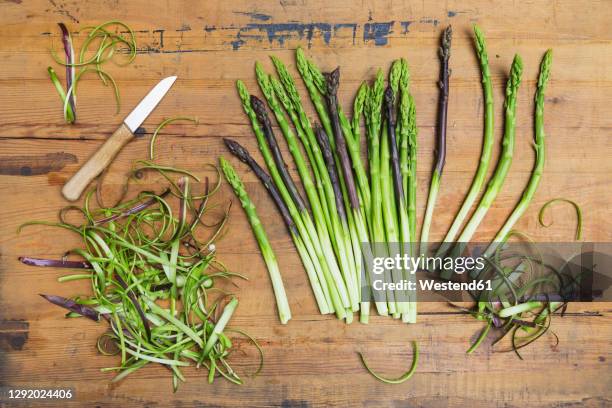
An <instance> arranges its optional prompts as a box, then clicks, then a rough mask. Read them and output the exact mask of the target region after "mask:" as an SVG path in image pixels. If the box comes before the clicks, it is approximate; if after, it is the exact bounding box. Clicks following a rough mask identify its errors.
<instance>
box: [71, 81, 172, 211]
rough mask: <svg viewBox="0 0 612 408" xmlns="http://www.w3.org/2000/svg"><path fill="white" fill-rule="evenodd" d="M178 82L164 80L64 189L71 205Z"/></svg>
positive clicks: (151, 91) (150, 92)
mask: <svg viewBox="0 0 612 408" xmlns="http://www.w3.org/2000/svg"><path fill="white" fill-rule="evenodd" d="M174 81H176V77H175V76H171V77H168V78H164V79H162V80H161V81H159V83H158V84H157V85H155V87H154V88H153V89H151V90H150V91H149V93H148V94H147V96H145V97H144V98H143V99H142V101H140V103H139V104H138V106H136V108H134V110H133V111H132V112H131V113H130V114H129V115H128V116H127V117H126V118H125V119H124V120H123V123H122V124H121V126H119V128H118V129H117V130H115V132H114V133H113V134H112V135H111V137H110V138H108V140H107V141H106V142H104V144H103V145H102V147H100V148H99V149H98V151H97V152H95V153H94V155H93V156H91V157H90V158H89V160H87V162H86V163H85V164H84V165H83V166H82V167H81V168H80V169H79V171H77V172H76V174H75V175H74V176H72V178H71V179H70V180H68V182H67V183H66V184H64V188H62V194H63V195H64V197H66V199H67V200H68V201H76V200H78V199H79V197H80V196H81V193H82V192H83V190H85V188H86V187H87V185H88V184H89V183H90V182H91V181H92V180H93V179H94V178H96V177H97V176H98V175H99V174H100V173H102V170H104V169H105V168H106V166H108V165H109V164H110V162H112V161H113V159H114V158H115V156H116V155H117V153H119V151H120V150H121V149H122V148H123V146H125V145H126V144H127V142H129V141H130V140H132V138H133V137H134V132H135V131H136V129H138V127H139V126H140V125H141V124H142V122H144V120H145V119H146V118H147V116H149V114H150V113H151V112H153V109H155V107H156V106H157V104H158V103H159V102H160V101H161V100H162V99H163V97H164V96H165V95H166V93H167V92H168V91H169V90H170V88H171V87H172V85H173V84H174Z"/></svg>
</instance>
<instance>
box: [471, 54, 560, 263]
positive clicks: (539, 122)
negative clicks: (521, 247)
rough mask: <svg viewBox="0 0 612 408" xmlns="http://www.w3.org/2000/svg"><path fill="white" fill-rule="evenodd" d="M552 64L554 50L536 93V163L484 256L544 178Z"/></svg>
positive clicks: (545, 62) (544, 64)
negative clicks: (546, 107) (546, 100)
mask: <svg viewBox="0 0 612 408" xmlns="http://www.w3.org/2000/svg"><path fill="white" fill-rule="evenodd" d="M551 64H552V50H548V51H546V54H544V58H543V59H542V63H541V64H540V74H539V76H538V87H537V90H536V94H535V103H536V107H535V137H534V149H535V153H536V159H535V164H534V167H533V170H532V172H531V177H530V178H529V181H528V182H527V186H526V187H525V190H523V194H522V196H521V199H520V200H519V202H518V204H517V205H516V207H514V210H512V213H511V214H510V216H509V217H508V219H507V220H506V222H505V223H504V225H503V226H502V227H501V228H500V230H499V231H498V232H497V234H496V235H495V238H493V242H491V244H490V245H489V247H488V248H487V249H486V250H485V252H484V254H483V255H484V256H485V257H490V256H492V255H493V254H494V253H495V251H496V249H497V247H498V245H499V244H500V243H502V242H504V241H505V240H506V237H507V236H508V234H510V231H511V230H512V228H513V227H514V224H516V222H517V221H518V220H519V219H520V218H521V217H522V216H523V214H524V213H525V211H526V210H527V208H528V207H529V204H530V203H531V201H532V200H533V196H534V195H535V192H536V190H537V189H538V185H539V184H540V179H541V178H542V173H543V171H544V162H545V156H546V151H545V143H544V142H545V133H544V95H545V92H546V85H547V83H548V78H549V77H550V67H551Z"/></svg>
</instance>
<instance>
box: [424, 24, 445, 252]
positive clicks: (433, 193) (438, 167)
mask: <svg viewBox="0 0 612 408" xmlns="http://www.w3.org/2000/svg"><path fill="white" fill-rule="evenodd" d="M452 37H453V29H452V27H451V26H448V27H446V29H445V30H444V32H443V34H442V46H441V47H440V50H439V52H438V54H439V56H440V81H439V82H438V86H439V87H440V96H439V98H438V128H437V131H438V132H437V138H436V153H435V154H436V162H435V163H436V164H435V167H434V170H433V174H432V176H431V184H430V185H429V196H428V197H427V208H426V209H425V217H424V219H423V227H422V228H421V250H420V252H421V255H426V254H427V246H428V243H429V230H430V228H431V220H432V219H433V214H434V208H435V207H436V199H437V197H438V191H439V190H440V179H441V177H442V171H443V170H444V164H445V162H446V129H447V119H448V96H449V91H450V81H449V80H450V68H449V60H450V48H451V41H452Z"/></svg>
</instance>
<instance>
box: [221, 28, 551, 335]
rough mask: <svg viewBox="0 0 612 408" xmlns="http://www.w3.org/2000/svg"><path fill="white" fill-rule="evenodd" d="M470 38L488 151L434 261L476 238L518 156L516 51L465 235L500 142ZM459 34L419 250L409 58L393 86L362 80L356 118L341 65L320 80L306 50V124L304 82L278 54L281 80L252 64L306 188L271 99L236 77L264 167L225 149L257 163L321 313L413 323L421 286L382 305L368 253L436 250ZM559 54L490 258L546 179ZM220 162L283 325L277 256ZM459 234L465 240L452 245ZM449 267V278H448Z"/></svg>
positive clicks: (544, 72)
mask: <svg viewBox="0 0 612 408" xmlns="http://www.w3.org/2000/svg"><path fill="white" fill-rule="evenodd" d="M474 31H475V35H476V51H477V53H478V57H479V61H480V67H481V71H482V82H483V89H484V101H485V131H484V139H483V148H482V152H481V160H480V162H479V166H478V169H477V172H476V175H475V177H474V180H473V183H472V186H471V187H470V190H469V192H468V194H467V197H466V199H465V200H464V203H463V205H462V207H461V209H460V211H459V213H458V214H457V216H456V218H455V220H454V222H453V225H452V226H451V229H450V230H449V232H448V233H447V235H446V237H445V239H444V242H443V244H442V245H441V246H440V247H439V248H438V250H437V253H436V255H437V256H440V255H444V254H445V253H447V252H449V251H450V249H451V248H453V247H455V246H456V244H457V243H462V244H465V243H466V242H469V240H470V238H471V236H472V235H473V233H474V232H475V230H476V229H477V227H478V225H479V224H480V222H481V221H482V219H483V218H484V215H485V214H486V212H487V210H488V208H489V207H490V206H491V204H492V202H493V200H494V199H495V197H496V195H497V193H498V192H499V190H500V189H501V187H502V185H503V181H504V179H505V177H506V175H507V173H508V170H509V167H510V163H511V160H512V151H513V147H514V128H515V119H514V116H515V111H516V95H517V92H518V86H519V84H520V79H521V73H522V62H521V59H520V57H519V56H518V55H517V56H515V58H514V61H513V64H512V68H511V72H510V77H509V80H508V85H507V88H506V102H505V112H506V118H505V119H506V123H505V132H504V137H503V139H502V153H501V155H500V160H499V162H498V164H497V168H496V170H495V172H494V174H493V176H492V177H491V180H490V181H489V183H488V185H487V187H486V190H485V192H484V194H483V196H482V198H481V200H480V202H479V203H478V206H477V207H476V211H475V212H474V214H473V215H472V217H471V218H470V219H468V220H467V224H466V226H465V227H464V229H463V230H462V229H461V226H462V225H463V224H464V222H465V221H466V218H467V215H468V213H469V210H470V208H471V207H472V205H473V204H474V202H475V200H476V199H477V198H478V196H479V193H480V192H481V190H482V187H483V185H484V181H485V177H486V173H487V169H488V167H489V163H490V161H491V150H492V149H491V148H492V145H493V96H492V85H491V78H490V73H489V67H488V57H487V51H486V46H485V42H484V36H483V35H482V32H481V31H480V29H479V28H478V27H475V28H474ZM451 37H452V31H451V28H450V27H448V28H447V29H446V30H445V31H444V32H443V34H442V40H441V47H440V51H439V55H440V61H441V64H440V81H439V87H440V98H439V106H438V125H437V138H436V139H437V142H436V154H435V157H436V160H435V167H434V170H433V175H432V179H431V184H430V191H429V196H428V199H427V207H426V211H425V217H424V220H423V225H422V228H421V237H420V242H421V245H420V247H418V248H417V245H416V243H417V242H418V241H419V239H418V237H417V236H416V234H417V228H416V223H417V219H416V191H417V178H416V164H417V163H416V161H417V124H416V108H415V103H414V99H413V97H412V95H411V93H410V74H409V69H408V63H407V61H406V60H405V59H399V60H396V61H394V62H393V64H392V65H391V68H390V71H389V76H388V80H387V84H386V85H385V77H384V75H383V73H382V71H381V70H379V71H378V72H377V75H376V78H375V80H374V82H373V83H372V84H368V83H366V82H363V83H362V84H361V86H360V88H359V90H358V92H357V95H356V97H355V100H354V104H353V112H352V117H351V118H350V119H349V117H347V115H346V114H345V113H344V112H343V110H342V107H341V105H340V103H339V102H338V96H337V95H338V87H339V81H340V69H339V68H336V69H335V70H333V71H332V72H330V73H322V72H321V70H319V68H318V67H317V66H316V65H315V64H314V62H313V61H311V60H309V59H308V58H307V57H306V56H305V54H304V52H303V50H302V49H301V48H298V49H297V51H296V66H297V70H298V71H299V74H300V77H301V79H302V81H303V83H304V85H305V87H306V89H307V92H308V95H309V99H310V102H311V103H312V105H313V106H314V108H315V111H316V113H317V118H318V123H317V121H312V120H311V119H310V118H309V117H308V115H307V113H306V110H305V107H304V102H303V100H302V98H301V96H300V95H299V93H298V91H297V86H296V83H295V81H294V79H293V77H292V76H291V74H290V73H289V71H288V69H287V67H286V66H285V64H284V63H283V62H282V61H281V60H279V59H278V58H276V57H274V56H272V57H271V58H272V62H273V64H274V67H275V70H276V74H277V76H273V75H270V74H268V73H266V72H265V71H264V69H263V68H262V66H261V65H260V64H259V63H256V65H255V71H256V77H257V82H258V85H259V88H260V89H261V91H262V93H263V95H264V99H265V100H266V102H267V107H268V108H269V110H270V111H271V113H272V116H273V117H274V119H275V120H276V123H277V124H278V128H280V131H281V133H282V136H283V138H284V139H285V142H286V144H287V146H288V150H289V152H290V154H291V156H292V159H293V163H294V164H295V167H296V169H297V173H298V176H299V179H300V181H301V184H302V187H303V188H302V189H300V188H298V185H297V184H296V181H295V180H294V179H293V178H292V175H291V174H290V172H289V168H288V165H287V161H286V158H285V157H284V156H283V154H282V152H281V148H280V146H279V143H278V139H277V137H276V134H275V131H274V127H273V125H272V119H271V118H270V114H269V113H268V109H267V108H266V103H264V101H262V100H261V99H259V98H258V97H256V96H254V95H252V94H250V93H249V91H248V90H247V88H246V86H245V84H244V83H243V82H242V81H240V80H239V81H237V84H236V85H237V89H238V93H239V95H240V98H241V100H242V106H243V108H244V111H245V113H246V114H247V116H248V118H249V119H250V122H251V126H252V129H253V132H254V134H255V136H256V138H257V143H258V146H259V150H260V152H261V154H262V157H263V159H264V162H265V166H266V167H267V171H266V170H265V169H264V168H263V167H262V166H260V165H259V164H258V163H257V161H256V160H255V159H254V158H253V157H252V156H251V155H250V153H249V152H248V151H247V150H246V149H245V148H244V147H243V146H241V145H240V144H238V143H237V142H236V141H233V140H230V139H225V144H226V146H227V148H228V149H229V151H230V152H231V153H232V154H233V155H234V156H236V157H237V158H239V159H240V160H241V161H242V162H244V163H245V164H247V165H248V166H249V167H250V168H251V170H252V171H253V172H254V174H255V175H256V176H257V177H258V178H259V180H260V181H261V182H262V184H263V185H264V187H265V188H266V189H267V191H268V192H269V194H270V196H271V198H272V199H273V201H274V202H275V204H276V206H277V208H278V210H279V212H280V214H281V216H282V218H283V220H284V222H285V224H286V226H287V228H288V230H289V233H290V235H291V238H292V240H293V242H294V244H295V247H296V249H297V251H298V254H299V256H300V257H301V260H302V263H303V265H304V268H305V270H306V272H307V276H308V279H309V281H310V284H311V287H312V290H313V293H314V296H315V299H316V302H317V305H318V308H319V310H320V312H321V313H322V314H329V313H335V314H336V316H337V317H338V318H339V319H345V320H346V322H347V323H350V322H351V321H352V320H353V315H354V313H355V312H359V313H360V321H361V322H363V323H367V322H368V319H369V314H370V308H371V305H370V300H374V301H373V303H374V304H375V308H376V310H377V312H378V314H380V315H391V316H393V317H394V318H398V319H399V318H401V319H402V321H404V322H407V323H413V322H415V321H416V297H415V294H414V293H415V292H414V291H410V292H406V293H404V295H405V296H400V297H398V298H397V299H396V294H397V291H386V292H383V294H382V299H381V295H380V294H377V295H376V296H375V297H371V296H368V294H369V291H371V282H372V281H371V279H372V277H371V276H369V274H367V273H365V271H364V270H363V269H364V264H363V259H362V251H364V250H370V249H369V246H370V245H371V244H374V243H376V244H377V245H379V244H381V243H382V244H385V243H386V244H387V245H388V246H389V251H390V253H391V252H393V251H392V250H391V248H392V246H393V248H399V250H400V251H402V252H406V253H408V255H409V256H418V255H419V254H426V253H427V251H428V248H427V242H428V239H429V230H430V225H431V221H432V218H433V213H434V207H435V203H436V197H437V192H438V189H439V185H440V179H441V176H442V170H443V168H444V162H445V152H446V122H447V108H448V97H449V77H450V68H449V58H450V47H451ZM551 56H552V54H551V52H550V51H548V52H547V53H546V55H545V57H544V60H543V62H542V65H541V71H540V78H539V81H538V90H537V92H536V137H535V146H536V153H537V156H536V165H535V167H534V171H533V172H532V177H531V179H530V180H529V182H528V185H527V187H526V188H525V191H524V193H523V196H522V197H521V199H520V201H519V203H518V204H517V206H516V207H515V209H514V211H513V213H512V214H511V215H510V216H509V218H508V220H507V221H506V223H505V224H504V226H503V227H502V228H501V229H500V231H499V233H498V234H497V236H496V237H495V238H494V240H493V242H492V243H491V246H490V247H489V249H488V250H487V252H486V253H488V254H491V253H492V252H493V251H494V250H495V247H496V245H497V244H498V243H500V242H503V241H504V240H505V239H506V238H507V235H508V233H509V231H510V230H511V229H512V226H513V225H514V223H515V222H516V221H517V220H518V219H519V218H520V216H521V215H522V214H523V212H524V211H525V209H526V207H527V205H528V204H529V202H530V201H531V198H532V197H533V193H534V192H535V189H536V188H537V185H538V183H539V178H540V176H541V171H542V167H543V162H544V132H543V121H542V118H543V102H544V99H543V95H544V88H545V85H546V82H547V79H548V76H549V71H550V62H551ZM362 117H363V124H364V129H365V136H366V143H365V144H364V145H365V146H366V147H367V152H366V157H367V160H366V161H367V166H366V163H364V160H362V151H361V150H362V148H361V146H362V141H361V133H362V127H361V119H362ZM221 167H222V170H223V172H224V173H225V175H226V178H228V181H229V182H230V184H231V185H232V187H233V188H234V191H235V192H236V193H237V195H238V197H239V198H240V201H241V203H242V205H243V207H244V208H245V210H246V212H247V216H248V219H249V221H250V223H251V225H252V227H253V230H254V231H255V232H256V234H255V235H256V238H257V241H258V243H259V246H260V248H261V249H262V253H263V254H265V256H264V258H265V259H266V264H267V265H268V269H269V271H270V276H271V279H272V281H273V287H274V291H275V295H276V300H277V307H278V309H279V310H278V312H279V317H280V318H281V322H282V323H286V322H287V321H288V320H289V318H290V316H291V312H290V310H289V305H288V302H287V300H286V295H285V291H284V288H283V286H282V280H281V276H280V273H279V271H278V266H277V265H276V259H275V257H274V254H273V252H272V249H271V248H270V244H269V242H268V240H267V238H266V237H265V232H264V231H263V228H262V227H261V222H260V220H259V219H258V217H257V215H256V211H255V207H254V205H253V203H252V202H251V201H250V199H249V198H248V195H247V194H246V191H245V189H244V185H242V182H241V181H240V179H239V178H238V176H237V174H236V172H235V170H234V169H233V167H232V166H231V164H230V163H229V162H228V161H227V160H224V159H222V161H221ZM302 191H303V193H304V194H305V197H304V196H303V194H302ZM459 232H461V235H459ZM458 235H459V237H460V238H459V239H458V240H457V241H455V239H456V238H457V236H458ZM398 244H399V245H398ZM445 272H447V271H442V273H443V274H444V273H445ZM385 273H387V272H385ZM388 274H389V275H388V276H385V277H384V281H385V282H399V281H400V280H408V281H414V279H415V275H414V273H410V272H409V271H403V270H396V271H392V272H388ZM364 291H368V293H363V292H364Z"/></svg>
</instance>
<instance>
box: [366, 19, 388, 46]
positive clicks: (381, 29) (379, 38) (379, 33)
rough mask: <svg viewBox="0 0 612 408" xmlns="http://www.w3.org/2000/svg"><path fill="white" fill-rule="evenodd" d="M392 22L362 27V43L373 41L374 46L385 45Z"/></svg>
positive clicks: (367, 24)
mask: <svg viewBox="0 0 612 408" xmlns="http://www.w3.org/2000/svg"><path fill="white" fill-rule="evenodd" d="M393 23H394V21H389V22H386V23H366V24H364V26H363V42H364V43H367V42H369V41H372V40H374V44H375V45H378V46H381V45H387V42H388V38H387V37H388V35H389V34H390V33H391V29H392V28H393Z"/></svg>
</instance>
